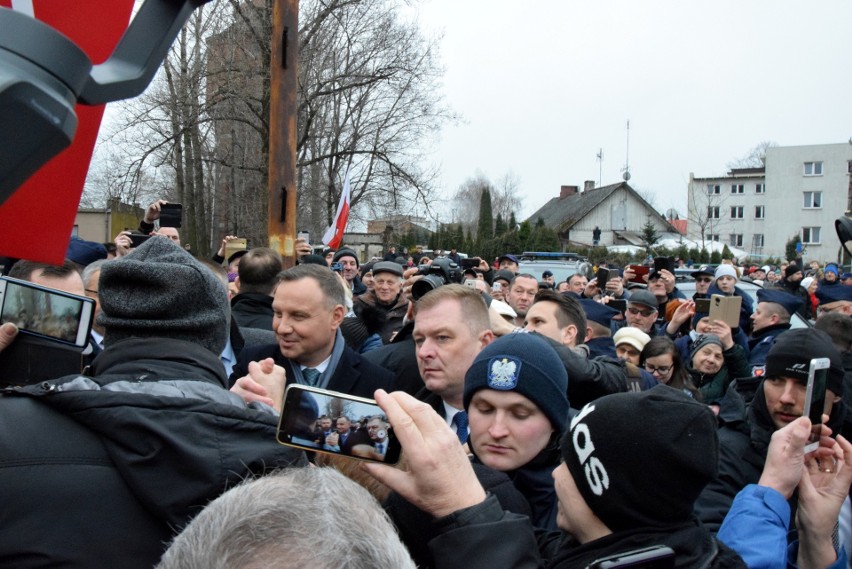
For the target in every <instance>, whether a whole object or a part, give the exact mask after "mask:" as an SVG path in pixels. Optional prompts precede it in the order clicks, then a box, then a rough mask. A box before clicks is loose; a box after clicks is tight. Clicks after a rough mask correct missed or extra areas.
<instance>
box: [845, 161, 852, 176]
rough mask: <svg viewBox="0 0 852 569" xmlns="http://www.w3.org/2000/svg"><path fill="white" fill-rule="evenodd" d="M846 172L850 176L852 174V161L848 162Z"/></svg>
mask: <svg viewBox="0 0 852 569" xmlns="http://www.w3.org/2000/svg"><path fill="white" fill-rule="evenodd" d="M846 172H847V173H848V174H852V160H849V161H848V162H846Z"/></svg>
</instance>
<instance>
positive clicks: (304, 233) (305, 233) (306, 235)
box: [296, 231, 311, 245]
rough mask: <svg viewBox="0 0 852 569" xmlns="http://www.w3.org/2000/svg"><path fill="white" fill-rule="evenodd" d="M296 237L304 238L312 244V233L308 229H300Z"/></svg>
mask: <svg viewBox="0 0 852 569" xmlns="http://www.w3.org/2000/svg"><path fill="white" fill-rule="evenodd" d="M296 239H304V240H305V243H307V244H308V245H310V244H311V234H310V232H308V231H300V232H298V233H297V234H296Z"/></svg>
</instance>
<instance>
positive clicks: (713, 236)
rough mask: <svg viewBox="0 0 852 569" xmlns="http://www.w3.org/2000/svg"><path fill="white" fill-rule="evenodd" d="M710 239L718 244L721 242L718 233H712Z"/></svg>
mask: <svg viewBox="0 0 852 569" xmlns="http://www.w3.org/2000/svg"><path fill="white" fill-rule="evenodd" d="M708 239H710V241H716V242H718V241H719V234H718V233H711V234H710V235H709V236H708Z"/></svg>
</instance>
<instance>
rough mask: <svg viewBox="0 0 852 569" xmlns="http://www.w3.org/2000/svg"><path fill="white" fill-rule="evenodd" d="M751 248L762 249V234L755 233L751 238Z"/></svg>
mask: <svg viewBox="0 0 852 569" xmlns="http://www.w3.org/2000/svg"><path fill="white" fill-rule="evenodd" d="M751 246H752V248H753V249H763V233H755V234H754V235H752V236H751Z"/></svg>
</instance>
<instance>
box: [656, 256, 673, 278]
mask: <svg viewBox="0 0 852 569" xmlns="http://www.w3.org/2000/svg"><path fill="white" fill-rule="evenodd" d="M663 269H665V270H667V271H668V272H670V273H671V274H674V270H675V260H674V257H654V272H655V273H659V272H660V271H662V270H663Z"/></svg>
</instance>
